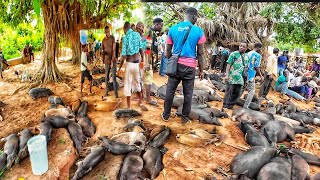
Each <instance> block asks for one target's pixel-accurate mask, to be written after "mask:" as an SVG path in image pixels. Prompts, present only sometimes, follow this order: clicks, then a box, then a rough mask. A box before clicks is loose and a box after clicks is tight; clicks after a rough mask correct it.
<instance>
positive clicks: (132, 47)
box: [119, 22, 148, 111]
mask: <svg viewBox="0 0 320 180" xmlns="http://www.w3.org/2000/svg"><path fill="white" fill-rule="evenodd" d="M123 30H124V33H125V36H124V38H123V41H122V50H121V58H120V68H121V65H122V64H123V62H124V60H126V68H125V75H124V95H125V96H126V97H127V107H128V108H129V109H130V108H131V106H130V105H131V103H130V101H131V92H132V90H133V88H136V89H135V90H136V91H137V94H138V96H139V106H140V107H141V110H143V111H147V110H148V109H147V108H146V107H145V106H143V104H142V98H141V85H140V83H139V82H140V80H139V78H140V75H139V63H140V67H143V63H144V52H143V49H142V43H141V36H140V34H139V33H138V32H134V31H133V30H132V29H130V23H129V22H125V23H124V26H123ZM140 60H141V61H140ZM120 68H119V70H120Z"/></svg>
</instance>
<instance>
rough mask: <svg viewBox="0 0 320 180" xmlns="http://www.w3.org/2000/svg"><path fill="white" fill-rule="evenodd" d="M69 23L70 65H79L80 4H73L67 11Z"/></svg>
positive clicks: (81, 20)
mask: <svg viewBox="0 0 320 180" xmlns="http://www.w3.org/2000/svg"><path fill="white" fill-rule="evenodd" d="M69 12H71V13H70V17H71V23H72V24H70V30H69V31H68V33H69V35H68V36H69V37H70V42H71V49H72V63H73V64H79V62H80V56H81V45H80V29H81V27H82V26H81V24H82V22H83V19H82V18H83V17H82V15H81V11H80V3H79V2H74V3H73V4H72V5H71V6H70V9H69Z"/></svg>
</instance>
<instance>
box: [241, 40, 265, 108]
mask: <svg viewBox="0 0 320 180" xmlns="http://www.w3.org/2000/svg"><path fill="white" fill-rule="evenodd" d="M261 48H262V44H261V43H255V44H254V49H253V50H252V51H250V52H248V53H247V55H248V57H249V64H248V79H247V90H248V96H247V99H246V102H245V103H244V105H243V107H244V108H249V105H250V103H251V101H252V98H253V96H254V93H255V87H256V83H255V80H254V78H255V77H256V72H257V73H258V75H259V76H260V77H261V80H262V81H263V76H262V74H261V72H260V63H261V55H260V51H261Z"/></svg>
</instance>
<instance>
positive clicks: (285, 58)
mask: <svg viewBox="0 0 320 180" xmlns="http://www.w3.org/2000/svg"><path fill="white" fill-rule="evenodd" d="M288 60H289V59H288V51H283V54H282V55H281V56H279V57H278V75H279V76H281V75H283V71H284V70H285V68H286V63H287V62H288Z"/></svg>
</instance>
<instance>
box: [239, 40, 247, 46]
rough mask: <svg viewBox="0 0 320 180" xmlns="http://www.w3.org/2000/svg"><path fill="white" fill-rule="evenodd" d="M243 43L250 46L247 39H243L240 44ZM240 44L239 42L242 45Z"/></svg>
mask: <svg viewBox="0 0 320 180" xmlns="http://www.w3.org/2000/svg"><path fill="white" fill-rule="evenodd" d="M241 43H244V44H246V45H247V46H248V42H247V41H241V42H240V44H241ZM240 44H239V45H240Z"/></svg>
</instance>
